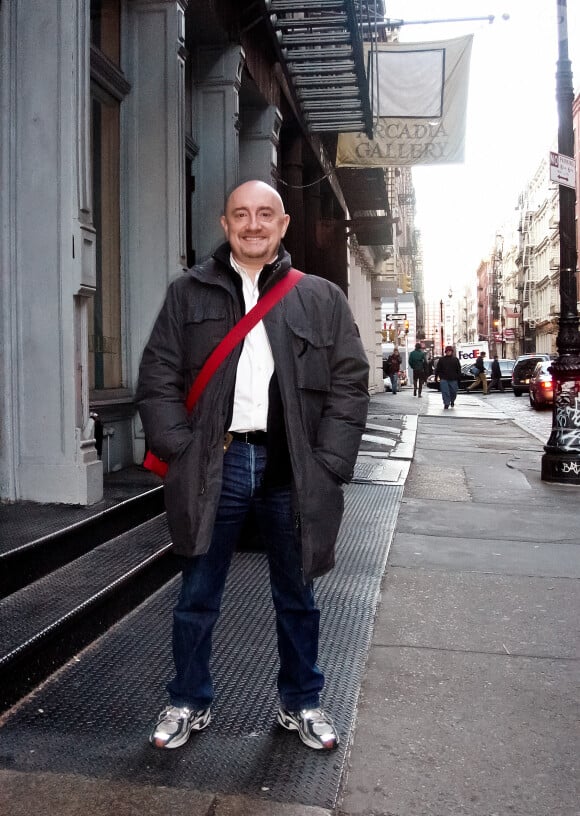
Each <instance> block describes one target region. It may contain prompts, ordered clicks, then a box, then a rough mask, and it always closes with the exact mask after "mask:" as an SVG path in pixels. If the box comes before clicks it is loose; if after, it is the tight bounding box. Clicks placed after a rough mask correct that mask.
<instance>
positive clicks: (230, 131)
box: [192, 45, 244, 261]
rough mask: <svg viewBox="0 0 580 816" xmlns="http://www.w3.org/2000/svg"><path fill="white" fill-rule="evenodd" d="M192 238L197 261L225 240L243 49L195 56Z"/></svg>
mask: <svg viewBox="0 0 580 816" xmlns="http://www.w3.org/2000/svg"><path fill="white" fill-rule="evenodd" d="M195 59H196V62H195V71H194V82H195V86H196V92H195V111H194V123H193V135H194V140H195V142H196V143H197V144H198V146H199V153H198V155H197V156H196V158H195V161H194V163H193V172H194V174H195V190H196V194H195V195H194V199H193V204H192V222H193V223H192V235H193V243H194V247H195V253H196V259H197V260H198V261H201V260H203V259H204V258H205V257H207V256H208V255H209V254H210V253H211V252H212V251H213V250H214V249H215V248H216V246H217V245H218V244H219V243H220V242H221V241H222V240H223V232H222V229H221V226H220V223H219V216H220V214H221V213H222V212H223V206H224V198H225V195H227V193H229V192H230V191H231V190H232V189H233V188H234V187H235V186H236V184H237V183H238V180H239V127H240V123H239V91H240V85H241V81H242V69H243V67H244V50H243V48H242V47H241V46H239V45H232V46H227V47H225V48H224V46H222V45H220V46H212V47H207V48H200V49H199V50H198V51H197V53H196V55H195Z"/></svg>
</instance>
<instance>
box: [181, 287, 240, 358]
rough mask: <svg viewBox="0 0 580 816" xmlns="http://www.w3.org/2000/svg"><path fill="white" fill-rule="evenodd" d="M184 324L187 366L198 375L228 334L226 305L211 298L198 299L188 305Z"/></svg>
mask: <svg viewBox="0 0 580 816" xmlns="http://www.w3.org/2000/svg"><path fill="white" fill-rule="evenodd" d="M184 324H185V325H184V337H185V349H184V353H185V360H186V365H187V368H189V369H190V370H192V371H194V372H196V373H197V372H198V371H199V370H200V368H201V367H202V366H203V364H204V363H205V361H206V360H207V358H208V357H209V355H210V354H211V353H212V351H213V350H214V349H215V348H216V346H218V345H219V343H220V341H221V340H222V339H223V338H224V337H225V335H226V334H227V331H228V327H229V319H228V310H227V308H226V304H225V303H223V302H219V301H216V300H215V299H213V298H209V297H203V296H202V297H200V298H197V299H196V300H195V302H193V303H190V304H188V308H187V312H186V314H185V315H184Z"/></svg>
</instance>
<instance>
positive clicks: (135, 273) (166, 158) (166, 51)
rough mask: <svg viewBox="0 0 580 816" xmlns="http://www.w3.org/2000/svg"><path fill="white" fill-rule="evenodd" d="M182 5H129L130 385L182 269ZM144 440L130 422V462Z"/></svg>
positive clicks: (169, 0) (142, 1)
mask: <svg viewBox="0 0 580 816" xmlns="http://www.w3.org/2000/svg"><path fill="white" fill-rule="evenodd" d="M186 6H187V2H186V0H132V2H130V3H129V6H128V18H127V26H126V31H127V37H126V39H125V47H126V62H127V65H128V66H129V71H130V74H129V76H128V79H129V81H130V82H131V93H130V94H129V96H128V97H127V99H126V100H125V102H124V103H123V107H122V128H123V132H124V134H125V143H126V145H127V149H126V162H125V168H124V169H125V173H124V174H123V177H124V179H125V184H126V190H127V194H126V207H125V219H124V235H125V241H124V247H125V252H124V257H123V262H124V268H125V271H126V281H127V291H128V293H129V301H128V305H129V309H128V315H129V323H128V326H127V331H126V337H127V343H128V369H129V370H128V382H129V383H130V384H133V385H134V384H135V382H136V379H137V373H138V366H139V360H140V358H141V353H142V351H143V346H144V344H145V342H146V341H147V338H148V337H149V333H150V331H151V328H152V326H153V322H154V320H155V317H156V315H157V312H158V311H159V308H160V306H161V303H162V302H163V298H164V296H165V293H166V290H167V285H168V283H169V282H170V281H171V280H172V279H173V278H175V277H176V276H177V275H179V274H180V273H181V272H182V271H183V269H184V268H185V266H186V249H185V191H184V185H185V167H184V165H185V133H184V116H185V103H184V87H185V84H184V83H185V79H184V76H185V17H184V15H185V8H186ZM143 452H144V438H143V431H142V428H141V423H140V420H139V418H138V417H137V418H136V420H135V441H134V454H135V460H136V461H141V459H142V456H143Z"/></svg>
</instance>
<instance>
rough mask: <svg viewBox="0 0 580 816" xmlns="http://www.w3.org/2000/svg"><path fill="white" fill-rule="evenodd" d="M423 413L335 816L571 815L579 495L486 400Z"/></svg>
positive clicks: (574, 808)
mask: <svg viewBox="0 0 580 816" xmlns="http://www.w3.org/2000/svg"><path fill="white" fill-rule="evenodd" d="M384 399H385V400H393V401H395V400H396V401H399V400H400V403H399V404H398V409H399V408H400V407H401V406H403V405H404V406H405V407H407V406H408V410H409V411H410V410H411V405H413V404H417V403H418V402H419V401H418V400H416V399H415V400H414V399H413V397H412V396H411V395H410V393H406V392H405V391H403V392H402V393H401V394H397V395H396V396H394V397H393V395H390V394H386V395H385V396H384ZM393 405H394V402H393ZM415 410H417V409H415ZM420 413H421V416H420V417H419V421H418V434H417V439H416V447H415V455H414V459H413V463H412V465H411V468H410V472H409V476H408V478H407V481H406V485H405V491H404V497H403V501H402V505H401V508H400V513H399V517H398V521H397V526H396V533H395V537H394V540H393V545H392V547H391V552H390V555H389V560H388V567H387V570H386V573H385V576H384V581H383V587H382V601H381V604H380V607H379V611H378V614H377V618H376V621H375V629H374V638H373V644H372V648H371V651H370V654H369V659H368V664H367V671H366V675H365V680H364V683H363V688H362V695H361V704H360V706H359V712H358V721H357V727H356V730H355V737H354V744H353V748H352V752H351V757H350V770H349V774H348V778H347V780H346V785H345V786H344V790H343V796H342V802H341V805H340V807H339V813H340V814H341V816H342V814H344V815H346V814H348V816H423V814H429V816H455V814H469V816H492V814H497V816H506V814H510V816H548V815H550V816H552V814H553V815H554V816H555V815H556V814H557V816H578V814H579V813H580V766H579V760H578V757H579V756H580V750H579V749H580V727H579V724H580V723H579V720H580V717H579V714H580V706H579V690H580V663H579V659H580V638H579V630H578V615H579V612H580V591H579V590H580V581H579V579H580V490H578V488H576V487H566V486H560V485H549V484H546V483H544V482H542V481H541V480H540V457H541V454H542V452H543V448H542V444H541V443H540V442H539V441H538V440H537V439H535V438H534V437H533V436H531V435H530V434H528V433H526V432H525V431H523V430H521V429H520V428H519V427H517V426H516V425H515V423H514V422H512V421H511V420H508V419H506V418H505V417H504V416H503V415H502V414H501V413H500V412H498V411H497V410H496V409H495V408H494V405H493V398H489V397H488V398H487V399H483V398H481V397H476V396H475V395H469V396H463V395H462V396H460V398H459V399H458V401H457V403H456V407H455V409H453V410H449V411H443V410H442V405H441V399H440V395H439V394H438V393H436V392H432V393H427V394H424V397H423V400H422V401H421V409H420Z"/></svg>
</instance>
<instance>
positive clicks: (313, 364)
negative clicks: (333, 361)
mask: <svg viewBox="0 0 580 816" xmlns="http://www.w3.org/2000/svg"><path fill="white" fill-rule="evenodd" d="M288 325H289V326H290V331H291V333H292V345H293V348H294V361H295V365H296V384H297V385H298V388H303V389H307V390H312V391H322V392H326V391H330V361H329V357H330V352H331V350H332V345H333V343H332V340H331V338H327V337H325V336H324V334H323V333H322V332H321V331H320V330H319V329H317V328H316V327H315V326H302V325H296V324H295V323H293V322H291V321H288Z"/></svg>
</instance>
